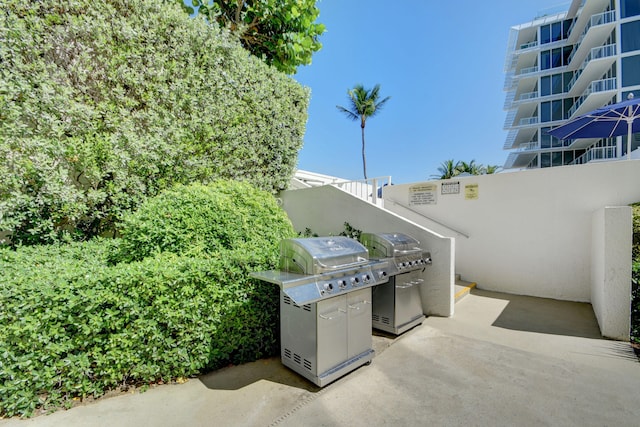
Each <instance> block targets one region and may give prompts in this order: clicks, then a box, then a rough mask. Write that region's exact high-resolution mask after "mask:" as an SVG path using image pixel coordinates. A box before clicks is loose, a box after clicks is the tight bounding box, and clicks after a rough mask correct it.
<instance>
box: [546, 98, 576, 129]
mask: <svg viewBox="0 0 640 427" xmlns="http://www.w3.org/2000/svg"><path fill="white" fill-rule="evenodd" d="M572 106H573V98H565V99H557V100H555V101H546V102H541V103H540V122H541V123H545V122H551V121H556V120H564V119H566V118H567V116H568V114H569V110H570V109H571V107H572ZM543 130H544V129H543Z"/></svg>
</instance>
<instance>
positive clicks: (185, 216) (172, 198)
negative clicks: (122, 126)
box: [117, 181, 292, 262]
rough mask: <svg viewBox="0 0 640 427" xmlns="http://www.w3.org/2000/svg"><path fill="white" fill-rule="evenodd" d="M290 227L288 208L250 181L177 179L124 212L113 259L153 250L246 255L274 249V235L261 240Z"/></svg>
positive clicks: (137, 257) (137, 256)
mask: <svg viewBox="0 0 640 427" xmlns="http://www.w3.org/2000/svg"><path fill="white" fill-rule="evenodd" d="M256 212H260V214H259V215H257V214H256ZM291 232H292V231H291V225H290V223H289V221H288V219H287V217H286V214H285V213H284V212H283V211H282V209H280V207H278V206H277V205H276V204H275V203H274V202H273V197H272V196H271V195H270V194H267V193H264V192H263V191H260V190H257V189H255V188H254V187H252V186H251V185H249V184H246V183H244V184H243V183H238V182H229V181H217V182H214V183H212V184H210V185H209V186H204V185H200V184H194V185H191V186H182V185H179V186H177V187H175V188H174V189H172V190H170V191H166V192H164V193H163V194H161V195H159V196H157V197H155V198H153V199H150V200H148V201H147V202H145V203H143V204H142V205H141V206H140V207H139V208H138V210H137V211H136V212H134V213H133V214H131V215H128V216H127V217H126V218H125V220H124V221H123V223H122V224H121V228H120V233H121V237H122V238H121V239H120V243H119V246H120V250H119V252H118V254H117V260H118V261H132V260H140V259H142V258H145V257H147V256H150V255H153V254H154V253H157V252H173V253H176V254H185V255H186V254H189V255H196V256H209V255H210V254H216V253H219V252H221V251H222V252H223V253H226V252H227V251H230V250H233V251H235V252H237V253H238V254H244V255H245V256H246V255H247V254H255V253H264V252H266V253H269V254H276V255H277V251H278V247H277V244H278V241H277V240H276V239H275V238H274V239H270V240H268V241H267V242H265V237H266V236H274V237H279V236H283V235H288V234H289V233H291ZM266 243H268V244H269V246H268V247H264V245H265V244H266ZM274 244H275V245H274ZM276 261H277V260H276V259H274V260H273V262H276Z"/></svg>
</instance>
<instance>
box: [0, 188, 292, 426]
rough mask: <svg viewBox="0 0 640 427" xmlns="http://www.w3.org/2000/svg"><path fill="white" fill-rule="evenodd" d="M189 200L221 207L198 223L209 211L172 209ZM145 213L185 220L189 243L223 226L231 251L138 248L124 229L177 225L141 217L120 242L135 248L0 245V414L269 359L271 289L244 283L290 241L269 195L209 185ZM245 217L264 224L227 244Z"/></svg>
mask: <svg viewBox="0 0 640 427" xmlns="http://www.w3.org/2000/svg"><path fill="white" fill-rule="evenodd" d="M216 189H219V190H220V191H219V192H218V191H216ZM219 193H222V195H221V194H219ZM249 196H254V197H255V201H256V203H253V204H251V203H249V201H248V200H247V199H246V198H247V197H249ZM208 198H211V199H213V200H215V201H216V202H208V201H207V199H208ZM221 200H224V201H225V202H224V203H222V202H221ZM234 200H237V205H238V209H236V210H234V209H232V206H231V205H232V204H233V203H234ZM158 201H164V202H166V203H168V204H169V205H171V206H172V207H173V208H174V209H172V208H167V209H161V208H160V205H159V204H158ZM196 202H197V203H203V204H207V203H210V205H212V204H213V205H214V204H215V203H217V202H220V205H221V206H224V209H227V210H226V211H224V209H223V213H224V214H223V215H220V217H219V218H218V220H217V221H216V222H209V221H208V220H205V219H208V218H209V215H213V214H212V212H213V210H211V209H204V210H203V211H202V212H203V214H202V215H203V217H202V218H198V210H197V209H193V210H190V211H189V213H188V214H183V213H182V212H183V209H182V208H183V207H185V206H190V204H191V203H196ZM227 203H228V204H229V205H228V206H227ZM153 209H158V210H159V211H162V212H163V213H164V214H166V215H168V216H169V217H171V216H173V214H176V215H177V216H178V217H180V218H181V219H182V221H183V223H184V224H192V225H193V228H192V229H191V230H190V232H191V236H193V237H196V236H200V235H203V236H206V235H212V236H213V235H215V233H214V231H215V232H216V233H219V234H222V232H221V231H220V230H223V229H225V230H231V231H229V232H228V240H229V241H231V242H233V243H232V244H231V245H228V246H226V247H225V246H223V245H215V246H207V245H206V244H204V243H203V240H202V239H199V240H198V239H195V240H194V241H193V246H190V245H188V242H185V241H182V242H180V243H179V245H178V246H176V248H178V249H176V248H173V250H172V251H168V250H165V251H163V249H172V248H162V247H156V246H155V243H151V242H150V243H149V244H150V245H152V247H154V251H145V250H144V249H143V247H142V245H140V244H139V243H140V240H136V238H137V237H139V236H141V235H139V234H136V232H135V230H152V231H153V233H155V236H156V237H157V236H160V235H161V234H162V230H161V227H162V226H166V227H167V231H168V232H169V234H170V232H171V229H172V227H177V222H171V221H169V222H165V223H162V222H157V221H155V219H154V218H149V221H150V223H151V225H148V224H145V219H144V216H143V215H141V214H134V215H132V216H131V218H128V220H127V221H128V222H127V224H128V225H127V227H128V228H127V230H128V231H129V232H130V233H131V234H130V235H129V236H128V238H129V239H130V240H129V242H136V243H135V244H131V245H130V246H127V245H129V244H130V243H125V241H126V240H122V241H120V240H119V239H116V240H115V241H109V240H94V241H90V242H85V243H73V244H67V245H50V246H37V247H23V248H19V249H18V250H9V249H6V248H5V249H0V270H1V271H2V272H3V273H2V280H0V415H8V416H11V415H16V414H21V415H29V414H31V413H33V411H34V410H36V409H44V410H46V409H53V408H56V407H59V406H60V405H66V404H70V403H71V402H72V399H73V398H76V397H80V398H83V397H88V396H100V395H102V394H103V393H104V392H105V391H106V390H108V389H111V388H116V387H118V386H121V385H125V384H145V383H146V384H148V383H153V382H155V381H160V380H162V381H165V382H166V381H168V380H170V379H172V378H176V377H186V376H191V375H195V374H198V373H201V372H205V371H207V370H211V369H216V368H219V367H221V366H226V365H227V364H229V363H242V362H247V361H252V360H256V359H257V358H260V357H263V356H268V355H273V354H276V353H277V349H278V320H277V319H278V317H277V316H278V288H277V287H276V286H273V285H269V284H265V283H262V282H259V281H255V280H253V279H250V278H249V276H248V273H249V272H250V271H255V270H262V269H269V268H273V267H274V266H275V261H276V260H277V256H278V254H277V246H278V242H279V241H280V240H281V239H282V238H286V237H292V236H293V235H294V232H293V229H292V227H291V224H290V223H289V221H288V219H287V218H286V215H285V214H284V213H283V212H282V211H280V210H279V209H278V208H277V205H276V202H275V199H274V198H273V196H271V195H270V194H268V193H264V192H259V191H256V190H254V189H252V188H250V187H249V186H248V185H246V184H232V183H226V182H219V183H216V184H215V185H214V186H212V187H203V186H201V185H194V186H191V187H181V188H180V189H179V190H176V191H171V192H167V193H163V194H161V195H159V196H158V197H157V199H151V200H149V201H148V202H147V203H146V204H145V205H144V206H142V208H141V211H143V212H144V211H146V212H150V211H152V210H153ZM234 212H235V214H234ZM134 217H135V218H134ZM245 221H246V223H247V224H256V225H257V224H261V223H263V222H264V223H265V224H271V227H268V228H267V227H263V228H261V229H260V232H259V233H251V234H250V233H246V234H245V235H244V237H242V238H236V237H235V234H234V233H236V230H238V228H234V227H235V225H236V224H238V223H244V222H245ZM225 224H228V225H229V227H226V226H225ZM240 230H241V228H240ZM153 233H152V234H153ZM239 233H240V234H242V233H243V231H242V230H241V231H240V232H239ZM120 243H122V246H121V245H120ZM180 245H181V246H180ZM124 247H131V248H132V249H133V250H134V251H137V252H135V254H136V256H135V258H136V259H137V260H136V261H132V262H119V263H117V264H113V260H114V258H118V256H121V255H122V250H123V248H124ZM194 248H195V249H194ZM155 249H157V250H155ZM114 254H115V255H114ZM145 255H148V256H145Z"/></svg>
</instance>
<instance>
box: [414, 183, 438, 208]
mask: <svg viewBox="0 0 640 427" xmlns="http://www.w3.org/2000/svg"><path fill="white" fill-rule="evenodd" d="M437 194H438V186H437V185H436V184H419V185H412V186H411V187H409V205H410V206H415V205H435V204H436V203H437Z"/></svg>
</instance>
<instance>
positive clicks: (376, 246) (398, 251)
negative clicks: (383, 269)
mask: <svg viewBox="0 0 640 427" xmlns="http://www.w3.org/2000/svg"><path fill="white" fill-rule="evenodd" d="M360 241H361V242H362V244H363V245H364V246H365V247H366V248H367V249H368V250H369V252H370V253H371V256H372V257H374V258H393V257H397V256H401V255H405V254H410V253H420V252H422V249H421V248H420V242H419V241H417V240H416V239H414V238H413V237H411V236H409V235H407V234H403V233H362V234H361V235H360Z"/></svg>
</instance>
